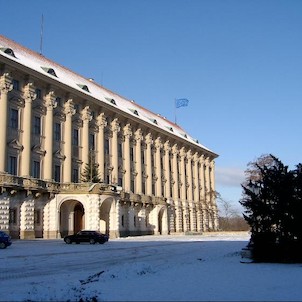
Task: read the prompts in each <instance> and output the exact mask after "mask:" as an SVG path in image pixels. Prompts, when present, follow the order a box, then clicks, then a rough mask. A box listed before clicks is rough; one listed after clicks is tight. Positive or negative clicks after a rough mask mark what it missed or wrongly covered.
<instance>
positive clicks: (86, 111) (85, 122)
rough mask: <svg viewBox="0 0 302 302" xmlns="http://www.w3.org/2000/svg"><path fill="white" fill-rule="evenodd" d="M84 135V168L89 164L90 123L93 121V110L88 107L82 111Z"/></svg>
mask: <svg viewBox="0 0 302 302" xmlns="http://www.w3.org/2000/svg"><path fill="white" fill-rule="evenodd" d="M82 120H83V133H82V162H83V163H82V167H83V169H84V168H85V166H86V164H89V122H90V121H91V120H92V115H91V110H90V109H89V106H86V107H85V108H84V109H83V110H82Z"/></svg>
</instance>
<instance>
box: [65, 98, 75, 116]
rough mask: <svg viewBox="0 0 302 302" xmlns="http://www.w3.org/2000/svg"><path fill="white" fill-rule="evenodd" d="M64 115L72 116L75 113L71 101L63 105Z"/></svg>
mask: <svg viewBox="0 0 302 302" xmlns="http://www.w3.org/2000/svg"><path fill="white" fill-rule="evenodd" d="M64 113H65V114H66V115H74V114H75V113H76V110H75V108H74V103H73V100H72V99H69V100H68V101H67V102H66V103H65V104H64Z"/></svg>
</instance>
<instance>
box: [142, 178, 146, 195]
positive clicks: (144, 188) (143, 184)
mask: <svg viewBox="0 0 302 302" xmlns="http://www.w3.org/2000/svg"><path fill="white" fill-rule="evenodd" d="M142 193H143V194H146V183H145V182H144V181H142Z"/></svg>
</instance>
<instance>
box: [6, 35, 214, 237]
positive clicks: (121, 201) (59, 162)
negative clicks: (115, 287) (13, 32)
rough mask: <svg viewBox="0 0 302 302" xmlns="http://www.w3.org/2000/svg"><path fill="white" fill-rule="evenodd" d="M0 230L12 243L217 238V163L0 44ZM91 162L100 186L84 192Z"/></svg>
mask: <svg viewBox="0 0 302 302" xmlns="http://www.w3.org/2000/svg"><path fill="white" fill-rule="evenodd" d="M0 93H1V94H0V112H1V119H0V141H1V143H2V144H3V145H2V146H1V148H0V229H1V230H4V231H6V232H8V233H10V234H11V236H12V237H14V238H21V239H23V238H24V239H28V238H61V237H63V236H65V235H67V234H72V233H74V232H76V231H78V230H81V229H89V230H99V231H101V232H104V233H107V234H109V235H110V237H111V238H112V237H122V236H129V235H145V234H156V235H158V234H172V233H201V232H204V231H210V230H217V228H218V222H217V206H216V200H215V194H214V193H215V164H214V159H215V158H216V157H217V154H215V153H214V152H212V151H211V150H209V149H207V148H206V147H204V146H202V145H201V144H200V143H199V142H198V141H197V140H195V139H193V138H191V137H190V135H189V134H187V133H186V132H185V131H184V130H183V129H181V128H180V127H179V126H178V125H176V124H174V123H172V122H170V121H168V120H167V119H166V118H164V117H162V116H160V115H157V114H154V113H152V112H150V111H149V110H147V109H145V108H143V107H141V106H139V105H137V104H136V103H135V102H133V101H129V100H126V99H125V98H123V97H121V96H120V95H118V94H116V93H114V92H112V91H110V90H108V89H106V88H104V87H102V86H100V85H98V84H97V83H95V82H94V81H92V80H90V79H85V78H83V77H81V76H80V75H78V74H76V73H74V72H72V71H70V70H68V69H67V68H64V67H62V66H61V65H59V64H57V63H55V62H53V61H50V60H48V59H46V58H45V57H44V56H42V55H40V54H37V53H35V52H33V51H31V50H29V49H26V48H25V47H23V46H21V45H19V44H17V43H15V42H13V41H11V40H9V39H7V38H5V37H3V36H0ZM90 158H93V160H94V164H96V165H97V167H98V172H99V176H100V178H101V182H100V183H96V184H94V183H90V182H81V173H83V170H84V167H85V166H86V164H88V163H89V164H90Z"/></svg>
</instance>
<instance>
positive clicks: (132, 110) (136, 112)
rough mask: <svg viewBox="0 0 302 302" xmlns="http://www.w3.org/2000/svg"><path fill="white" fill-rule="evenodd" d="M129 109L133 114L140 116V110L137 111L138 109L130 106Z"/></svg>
mask: <svg viewBox="0 0 302 302" xmlns="http://www.w3.org/2000/svg"><path fill="white" fill-rule="evenodd" d="M129 110H130V111H131V112H132V113H133V114H135V115H137V116H139V114H138V111H137V110H136V109H130V108H129Z"/></svg>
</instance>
